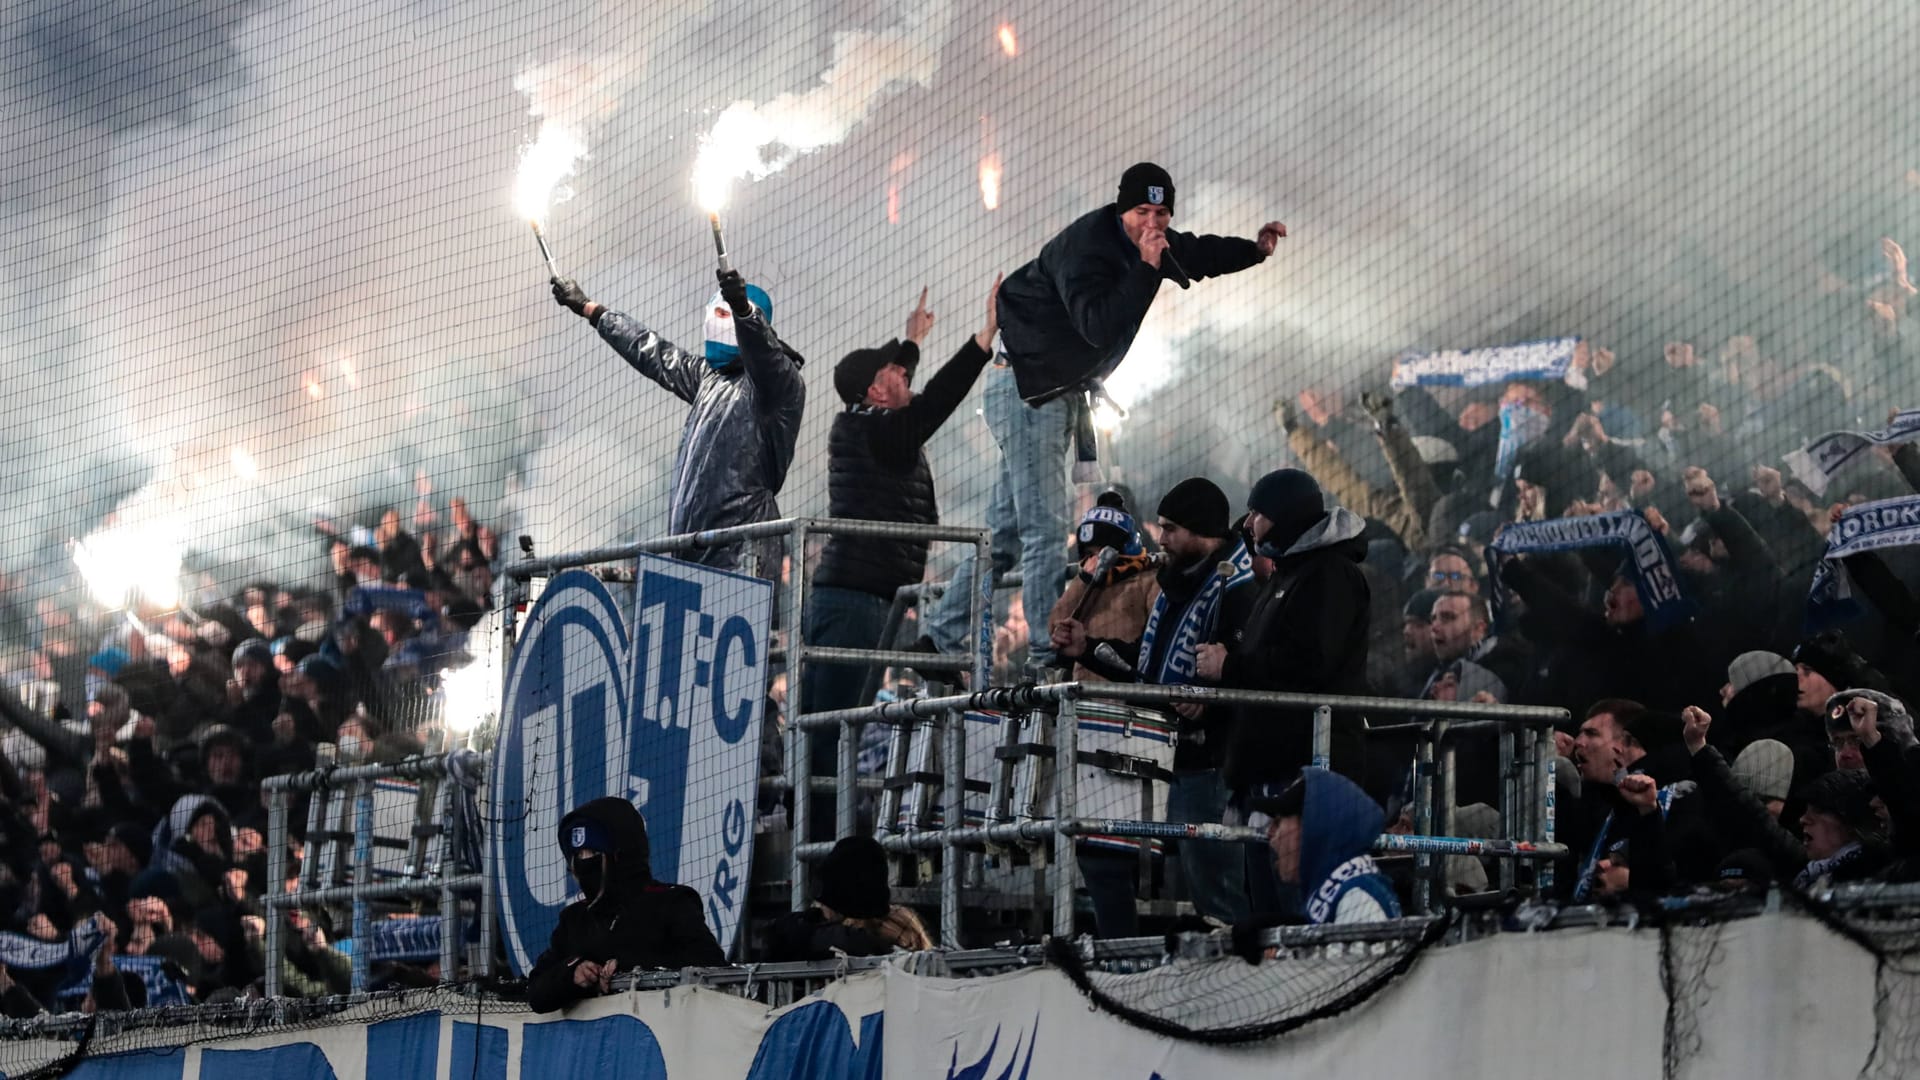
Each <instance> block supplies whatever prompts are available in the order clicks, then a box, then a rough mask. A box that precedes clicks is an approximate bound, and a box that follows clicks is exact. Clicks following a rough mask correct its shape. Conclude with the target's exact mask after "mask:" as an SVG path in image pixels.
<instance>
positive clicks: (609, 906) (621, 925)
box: [527, 361, 726, 1012]
mask: <svg viewBox="0 0 1920 1080" xmlns="http://www.w3.org/2000/svg"><path fill="white" fill-rule="evenodd" d="M702 362H703V363H704V361H702ZM587 822H593V823H597V824H598V825H599V826H600V827H601V828H602V829H604V830H605V831H606V833H607V834H608V835H609V836H611V837H612V838H613V842H614V847H615V848H616V850H614V851H612V852H610V853H607V854H605V855H603V856H602V857H603V858H605V859H606V860H607V868H606V876H605V879H604V884H603V886H602V888H601V890H600V894H599V895H598V896H596V897H593V898H591V899H581V900H576V901H575V902H573V903H571V904H568V905H567V907H566V909H565V910H564V911H562V912H561V913H560V923H559V925H557V926H555V927H554V928H553V938H552V939H551V940H550V941H549V942H548V944H547V950H546V951H545V952H543V953H541V954H540V958H539V959H538V960H536V961H534V964H533V971H532V972H530V973H529V974H528V975H527V1004H528V1005H530V1006H532V1007H533V1010H534V1011H535V1012H552V1011H553V1010H555V1009H560V1008H564V1007H566V1006H567V1005H570V1004H572V1003H573V1002H576V1001H579V1000H580V999H581V998H584V997H588V996H590V994H591V993H592V991H589V990H585V989H582V988H581V987H579V986H576V985H574V981H573V969H574V968H575V967H577V966H578V965H579V964H580V962H581V961H583V960H591V961H593V962H594V963H596V964H598V963H605V962H606V961H608V960H612V961H614V962H615V963H616V964H617V965H619V970H620V971H622V972H626V971H631V970H633V969H635V968H683V967H714V966H718V965H721V964H724V963H726V956H725V954H723V953H722V952H721V951H720V944H719V942H717V941H715V940H714V937H713V931H711V930H709V929H707V922H706V917H705V915H704V914H703V912H702V911H701V904H700V894H699V893H697V892H695V891H693V890H692V889H690V888H687V887H686V886H685V885H669V884H667V883H665V882H661V881H655V880H654V879H653V871H652V868H651V867H650V866H649V865H648V862H647V859H648V854H649V847H648V844H647V824H646V821H645V819H643V818H642V817H641V816H640V811H638V810H636V809H634V807H633V804H632V803H630V802H628V801H627V800H625V799H622V798H617V797H611V796H610V797H608V798H604V799H594V800H593V801H592V802H589V803H585V804H583V805H581V806H579V807H577V808H575V809H574V810H572V811H570V812H568V814H567V816H565V817H563V818H561V819H560V846H561V849H562V850H563V851H571V846H570V845H569V844H568V843H567V838H568V836H569V835H570V834H571V833H572V831H573V828H574V826H576V825H581V824H584V823H587Z"/></svg>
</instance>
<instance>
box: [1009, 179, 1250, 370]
mask: <svg viewBox="0 0 1920 1080" xmlns="http://www.w3.org/2000/svg"><path fill="white" fill-rule="evenodd" d="M1167 250H1168V251H1169V252H1170V253H1172V255H1173V259H1172V260H1168V259H1164V258H1163V259H1161V260H1160V268H1159V269H1155V268H1153V267H1151V266H1148V265H1147V264H1146V263H1145V262H1143V261H1141V258H1140V249H1139V248H1137V247H1136V246H1134V243H1133V241H1131V240H1129V239H1127V234H1126V233H1125V232H1124V231H1123V230H1122V229H1121V228H1120V208H1119V207H1117V206H1114V205H1111V204H1109V205H1107V206H1103V207H1101V208H1100V209H1098V210H1095V211H1093V212H1092V213H1089V214H1086V215H1085V216H1083V217H1081V218H1080V219H1079V220H1077V221H1075V222H1074V223H1073V224H1071V225H1069V226H1067V227H1066V228H1065V229H1062V230H1061V231H1060V234H1059V235H1058V236H1055V237H1054V238H1053V239H1052V240H1049V241H1047V246H1046V247H1044V248H1041V249H1040V254H1039V255H1038V256H1037V257H1036V258H1034V260H1033V261H1032V262H1029V263H1027V264H1026V265H1025V266H1022V267H1021V268H1020V269H1018V270H1015V271H1014V272H1013V273H1012V274H1011V275H1009V276H1008V277H1007V280H1006V281H1005V282H1003V283H1002V284H1001V286H1000V339H1001V342H1002V344H1003V345H1004V346H1005V348H1006V352H1007V358H1008V361H1009V362H1010V363H1011V364H1012V365H1013V376H1014V382H1015V383H1016V384H1017V385H1018V387H1019V389H1020V397H1021V398H1022V399H1023V400H1025V401H1026V402H1027V404H1029V405H1039V404H1043V403H1045V402H1047V401H1051V400H1052V399H1054V398H1057V397H1059V396H1061V395H1062V394H1065V393H1069V392H1071V391H1074V390H1078V389H1081V388H1082V387H1084V386H1085V385H1086V383H1087V381H1088V380H1089V379H1098V378H1104V377H1105V376H1107V375H1108V374H1110V373H1111V372H1112V371H1113V369H1114V368H1117V367H1119V366H1120V361H1121V360H1122V359H1124V358H1125V357H1126V355H1127V348H1128V346H1130V345H1132V344H1133V336H1134V334H1136V333H1138V332H1139V330H1140V322H1141V320H1143V319H1145V318H1146V317H1147V309H1148V308H1149V307H1152V306H1153V297H1154V294H1155V293H1157V292H1158V291H1159V289H1160V282H1161V281H1163V280H1167V279H1170V278H1171V279H1174V280H1178V278H1177V277H1176V276H1175V273H1174V271H1173V263H1176V262H1177V263H1178V264H1179V266H1180V268H1181V269H1183V270H1185V271H1186V272H1187V274H1188V275H1190V276H1192V277H1196V278H1204V277H1217V276H1219V275H1221V274H1231V273H1234V272H1235V271H1238V270H1245V269H1246V268H1247V267H1249V266H1253V265H1256V264H1257V263H1259V262H1260V261H1261V259H1262V258H1263V256H1262V255H1261V254H1260V248H1259V246H1258V245H1256V244H1255V243H1254V242H1253V241H1251V240H1243V239H1239V238H1236V237H1230V236H1195V235H1194V234H1192V233H1183V232H1175V231H1173V230H1171V229H1169V230H1167Z"/></svg>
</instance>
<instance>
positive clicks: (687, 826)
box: [488, 556, 773, 974]
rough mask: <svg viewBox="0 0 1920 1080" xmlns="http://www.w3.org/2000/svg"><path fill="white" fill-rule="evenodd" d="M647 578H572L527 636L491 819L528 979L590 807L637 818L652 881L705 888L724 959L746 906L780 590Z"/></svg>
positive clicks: (678, 566)
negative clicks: (576, 813) (629, 807)
mask: <svg viewBox="0 0 1920 1080" xmlns="http://www.w3.org/2000/svg"><path fill="white" fill-rule="evenodd" d="M636 569H637V573H636V575H635V580H634V584H633V586H632V588H631V589H630V590H629V589H625V588H622V590H621V595H619V596H616V595H615V593H614V592H613V591H612V590H610V589H609V588H608V587H607V585H605V584H604V583H602V582H601V581H600V580H599V578H597V577H595V576H594V575H593V574H591V573H588V572H586V571H584V570H569V571H567V572H565V573H562V574H560V575H558V576H556V577H555V578H553V580H551V581H550V582H548V583H547V587H546V589H545V590H544V591H543V592H542V593H541V594H540V598H539V600H538V601H536V602H535V604H534V605H533V609H532V610H531V611H529V612H527V614H526V617H525V619H524V621H523V622H522V624H521V625H520V627H519V628H518V633H517V636H516V640H517V645H516V646H515V649H514V653H513V658H512V660H511V662H510V663H509V664H508V667H507V675H506V686H505V691H504V697H503V700H502V703H501V710H500V715H501V717H502V725H501V733H500V742H499V745H498V747H497V748H496V750H495V754H494V769H493V785H492V791H491V794H492V798H491V807H490V810H489V813H488V817H489V819H490V820H491V822H492V829H493V836H492V838H491V841H490V842H491V844H492V845H493V856H494V858H493V873H494V875H495V887H496V888H497V890H498V896H499V898H500V922H501V930H502V933H503V935H504V939H505V942H506V946H507V955H508V957H509V959H510V960H511V962H512V965H513V968H514V970H515V971H516V972H519V973H521V974H525V973H526V972H527V971H528V970H529V969H530V968H531V967H532V966H533V961H534V960H535V958H537V957H538V956H539V955H540V952H541V950H543V949H545V948H546V947H547V942H548V939H549V938H550V937H551V936H552V933H553V928H554V926H555V925H556V924H557V923H558V922H559V919H560V911H561V909H563V908H564V907H566V905H567V904H568V903H569V902H571V901H572V900H573V899H574V896H575V885H574V882H573V880H572V878H571V877H570V876H569V875H568V873H567V867H566V862H565V860H564V859H563V858H562V857H561V854H560V848H559V825H560V819H561V817H563V816H564V815H565V814H566V813H567V811H569V810H571V809H572V808H574V807H576V806H579V805H580V804H582V803H585V802H587V801H589V800H592V799H597V798H601V797H603V796H608V795H614V796H619V797H622V798H625V799H628V800H630V801H631V802H633V803H634V805H636V806H638V807H639V808H640V812H641V814H643V815H644V816H645V817H646V820H647V837H648V841H649V843H650V844H651V847H652V868H653V875H654V877H656V878H658V879H660V880H662V881H670V882H677V883H679V884H683V885H688V886H691V887H692V888H694V889H696V890H698V891H699V893H700V895H701V897H702V898H703V899H704V900H705V902H706V908H707V921H708V923H709V924H710V925H711V926H712V928H713V932H714V936H715V937H716V938H718V939H719V941H720V945H721V947H722V948H723V949H727V950H729V951H730V950H731V949H732V947H733V939H734V936H735V934H736V932H737V930H738V928H739V924H740V919H741V914H742V911H743V910H744V907H745V904H746V882H747V870H748V866H749V865H750V863H751V861H752V857H753V851H752V845H753V810H754V803H755V798H756V786H757V783H758V780H759V768H760V721H761V713H762V710H763V708H764V706H765V702H766V674H767V643H768V636H769V628H770V621H771V617H772V598H773V587H772V584H771V583H769V582H766V581H763V580H761V579H759V578H752V577H747V576H744V575H740V574H732V573H727V572H725V571H720V570H712V569H708V568H706V567H702V566H696V565H693V564H691V563H685V562H680V561H677V560H673V559H664V558H658V557H654V556H641V557H640V559H639V560H638V562H637V564H636Z"/></svg>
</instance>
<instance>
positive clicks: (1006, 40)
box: [999, 23, 1020, 56]
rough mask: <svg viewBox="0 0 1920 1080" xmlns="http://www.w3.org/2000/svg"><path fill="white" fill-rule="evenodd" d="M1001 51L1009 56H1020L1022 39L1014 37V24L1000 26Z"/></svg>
mask: <svg viewBox="0 0 1920 1080" xmlns="http://www.w3.org/2000/svg"><path fill="white" fill-rule="evenodd" d="M999 37H1000V51H1001V52H1003V53H1006V54H1007V55H1008V56H1019V55H1020V39H1019V38H1017V37H1014V36H1013V24H1012V23H1001V24H1000V34H999Z"/></svg>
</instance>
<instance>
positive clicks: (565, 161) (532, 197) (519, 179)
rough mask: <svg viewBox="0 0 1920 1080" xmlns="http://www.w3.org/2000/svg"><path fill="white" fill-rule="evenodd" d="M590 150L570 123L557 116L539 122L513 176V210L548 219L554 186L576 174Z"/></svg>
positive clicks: (535, 219) (531, 217) (530, 217)
mask: <svg viewBox="0 0 1920 1080" xmlns="http://www.w3.org/2000/svg"><path fill="white" fill-rule="evenodd" d="M586 153H587V143H586V140H585V139H582V138H581V137H580V133H579V132H578V131H575V130H574V129H573V128H572V127H571V126H569V125H567V124H564V123H561V122H559V121H557V120H547V121H544V122H543V123H541V125H540V135H539V137H537V138H535V139H534V141H533V144H532V145H531V146H528V147H527V148H526V149H525V150H524V151H522V152H521V155H520V172H519V175H518V176H516V177H515V178H514V184H513V210H514V213H516V214H518V215H520V216H521V217H523V218H526V219H527V220H528V221H531V222H533V223H534V224H535V225H539V224H540V223H541V222H543V221H545V220H546V217H547V207H548V204H550V203H551V202H552V201H553V192H554V189H555V188H557V187H559V186H560V183H561V181H563V180H565V179H566V178H567V177H569V176H572V175H573V167H574V165H575V164H576V163H578V162H579V160H580V159H581V158H582V157H585V156H586Z"/></svg>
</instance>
